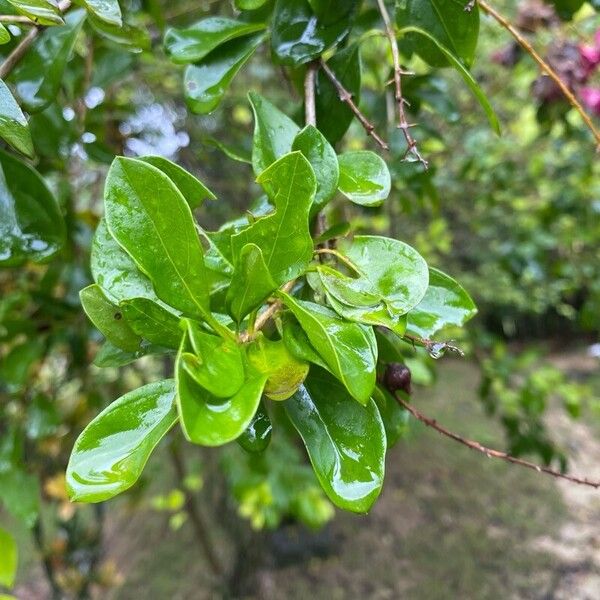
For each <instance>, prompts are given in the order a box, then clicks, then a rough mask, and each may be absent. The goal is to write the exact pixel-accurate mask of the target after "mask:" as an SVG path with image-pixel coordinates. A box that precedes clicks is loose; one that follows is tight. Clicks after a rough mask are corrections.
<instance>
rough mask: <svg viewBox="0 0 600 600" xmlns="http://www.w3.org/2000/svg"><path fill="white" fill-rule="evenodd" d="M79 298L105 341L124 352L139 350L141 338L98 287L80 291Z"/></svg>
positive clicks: (93, 286) (95, 285)
mask: <svg viewBox="0 0 600 600" xmlns="http://www.w3.org/2000/svg"><path fill="white" fill-rule="evenodd" d="M79 298H80V299H81V304H82V306H83V310H85V312H86V314H87V316H88V317H89V319H90V321H91V322H92V323H93V324H94V325H95V326H96V328H97V329H98V330H99V331H100V332H101V333H102V335H103V336H104V337H105V338H106V339H107V340H109V341H110V342H112V343H113V344H114V345H115V346H117V347H118V348H121V349H122V350H125V351H126V352H136V351H137V350H138V349H139V347H140V344H141V343H142V338H141V337H140V336H139V335H136V333H135V332H134V331H133V329H131V327H130V326H129V324H128V323H127V321H126V320H125V319H124V318H123V312H122V311H121V309H120V308H119V307H118V306H116V305H114V304H113V303H112V302H111V301H110V300H109V299H108V298H107V297H106V296H105V295H104V292H103V291H102V288H101V287H100V286H99V285H97V284H94V285H90V286H88V287H86V288H85V289H83V290H81V292H79Z"/></svg>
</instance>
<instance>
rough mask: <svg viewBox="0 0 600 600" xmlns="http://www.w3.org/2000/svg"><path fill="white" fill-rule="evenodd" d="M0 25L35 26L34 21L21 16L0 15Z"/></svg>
mask: <svg viewBox="0 0 600 600" xmlns="http://www.w3.org/2000/svg"><path fill="white" fill-rule="evenodd" d="M0 23H2V24H3V25H31V26H35V25H36V23H35V21H32V20H31V19H30V18H29V17H23V16H21V15H0Z"/></svg>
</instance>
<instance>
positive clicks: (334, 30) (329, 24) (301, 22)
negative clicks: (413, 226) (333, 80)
mask: <svg viewBox="0 0 600 600" xmlns="http://www.w3.org/2000/svg"><path fill="white" fill-rule="evenodd" d="M334 4H335V6H334V7H333V8H334V10H331V11H329V13H328V14H327V15H323V17H317V16H316V15H315V13H314V12H313V10H312V8H311V5H310V3H309V2H308V0H277V2H276V3H275V10H274V13H273V21H272V23H271V48H272V50H273V54H274V56H275V58H276V60H278V61H279V62H280V63H281V64H283V65H287V66H293V67H296V66H298V65H301V64H304V63H307V62H310V61H311V60H314V59H316V58H318V57H319V56H321V54H323V52H325V50H327V49H328V48H331V47H332V46H335V45H336V44H338V43H339V42H341V41H342V40H343V39H344V38H345V37H346V36H347V35H348V34H349V33H350V30H351V29H352V24H353V21H354V15H355V12H356V9H357V7H358V5H359V2H358V0H335V1H334Z"/></svg>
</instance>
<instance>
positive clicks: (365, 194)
mask: <svg viewBox="0 0 600 600" xmlns="http://www.w3.org/2000/svg"><path fill="white" fill-rule="evenodd" d="M338 160H339V165H340V179H339V188H340V192H342V194H344V196H346V198H348V200H351V201H352V202H354V203H355V204H360V205H361V206H379V205H380V204H382V203H383V201H384V200H385V199H386V198H387V197H388V196H389V195H390V191H391V189H392V178H391V176H390V171H389V169H388V168H387V165H386V164H385V161H384V160H383V159H382V158H381V157H380V156H379V155H377V154H375V152H371V151H369V150H359V151H356V152H346V153H344V154H341V155H340V156H339V157H338Z"/></svg>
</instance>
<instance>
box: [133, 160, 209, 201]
mask: <svg viewBox="0 0 600 600" xmlns="http://www.w3.org/2000/svg"><path fill="white" fill-rule="evenodd" d="M139 160H143V161H144V162H147V163H148V164H150V165H152V166H154V167H156V168H157V169H160V170H161V171H162V172H163V173H164V174H165V175H166V176H167V177H168V178H169V179H170V180H171V181H172V182H173V183H174V184H175V185H176V186H177V188H178V189H179V191H180V192H181V194H182V196H183V197H184V198H185V199H186V202H187V203H188V204H189V205H190V208H191V209H192V210H194V209H195V208H198V207H199V206H202V203H203V201H204V200H206V199H208V200H215V199H216V196H215V195H214V194H213V193H212V192H211V191H210V190H209V189H208V188H207V187H206V186H205V185H204V184H203V183H202V182H201V181H200V180H199V179H196V177H194V176H193V175H192V174H191V173H188V172H187V171H186V170H185V169H183V168H182V167H180V166H179V165H177V164H175V163H174V162H171V161H170V160H168V159H166V158H163V157H162V156H141V157H140V158H139Z"/></svg>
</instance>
